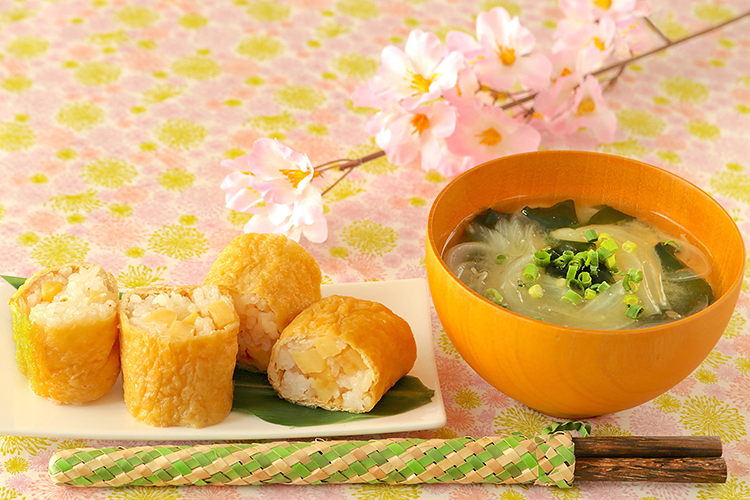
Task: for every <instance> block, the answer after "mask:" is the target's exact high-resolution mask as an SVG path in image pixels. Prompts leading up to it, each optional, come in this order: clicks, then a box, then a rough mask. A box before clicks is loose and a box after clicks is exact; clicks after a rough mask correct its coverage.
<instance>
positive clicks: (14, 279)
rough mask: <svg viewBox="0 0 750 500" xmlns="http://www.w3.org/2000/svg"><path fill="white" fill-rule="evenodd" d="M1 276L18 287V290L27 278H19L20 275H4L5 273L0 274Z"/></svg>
mask: <svg viewBox="0 0 750 500" xmlns="http://www.w3.org/2000/svg"><path fill="white" fill-rule="evenodd" d="M0 278H2V279H4V280H5V281H7V282H8V283H10V284H11V285H13V286H14V287H15V288H16V290H18V288H19V287H20V286H21V285H23V284H24V283H26V278H19V277H18V276H3V275H0Z"/></svg>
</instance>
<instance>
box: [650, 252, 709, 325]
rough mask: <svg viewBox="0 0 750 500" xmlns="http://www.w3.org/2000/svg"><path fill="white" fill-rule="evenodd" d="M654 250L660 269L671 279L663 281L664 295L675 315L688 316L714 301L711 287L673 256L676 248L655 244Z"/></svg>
mask: <svg viewBox="0 0 750 500" xmlns="http://www.w3.org/2000/svg"><path fill="white" fill-rule="evenodd" d="M654 249H655V250H656V254H657V255H658V256H659V260H661V266H662V269H664V271H665V272H666V273H669V275H670V277H671V278H673V279H665V280H664V294H665V295H666V296H667V301H668V302H669V305H670V306H671V307H672V309H673V310H674V311H675V312H676V313H677V314H679V315H680V316H688V315H690V314H692V313H694V312H696V311H699V310H700V309H703V308H704V307H707V306H708V305H709V304H711V303H712V302H713V301H714V292H713V290H712V289H711V285H709V284H708V282H707V281H706V280H704V279H703V278H701V277H700V276H697V275H696V274H695V273H694V272H693V271H692V270H691V269H690V268H689V267H688V266H686V265H685V263H684V262H682V261H681V260H680V259H679V258H678V257H677V256H676V255H675V253H676V252H677V250H678V248H677V247H675V246H674V245H671V244H669V243H657V244H656V246H655V247H654Z"/></svg>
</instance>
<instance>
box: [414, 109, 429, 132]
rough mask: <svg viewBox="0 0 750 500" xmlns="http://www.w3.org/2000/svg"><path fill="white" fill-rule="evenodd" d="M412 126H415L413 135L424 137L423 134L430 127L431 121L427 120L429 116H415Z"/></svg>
mask: <svg viewBox="0 0 750 500" xmlns="http://www.w3.org/2000/svg"><path fill="white" fill-rule="evenodd" d="M411 124H412V126H414V132H412V134H415V133H419V135H422V132H424V131H425V129H426V128H427V127H428V126H429V125H430V119H429V118H427V115H424V114H422V113H419V114H418V115H414V118H413V119H412V120H411Z"/></svg>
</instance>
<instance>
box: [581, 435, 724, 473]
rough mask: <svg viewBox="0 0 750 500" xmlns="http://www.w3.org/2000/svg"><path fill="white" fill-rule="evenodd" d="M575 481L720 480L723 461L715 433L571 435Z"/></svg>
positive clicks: (719, 443)
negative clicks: (622, 435)
mask: <svg viewBox="0 0 750 500" xmlns="http://www.w3.org/2000/svg"><path fill="white" fill-rule="evenodd" d="M573 443H574V444H575V456H576V461H575V471H574V477H575V479H576V480H577V481H654V482H676V483H723V482H725V481H726V479H727V464H726V462H725V461H724V458H722V456H721V455H722V448H721V439H720V438H718V437H715V436H680V437H671V436H669V437H661V436H659V437H574V438H573Z"/></svg>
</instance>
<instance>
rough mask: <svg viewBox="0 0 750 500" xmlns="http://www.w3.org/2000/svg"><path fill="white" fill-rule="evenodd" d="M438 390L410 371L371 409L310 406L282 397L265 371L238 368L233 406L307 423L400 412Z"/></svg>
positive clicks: (269, 418)
mask: <svg viewBox="0 0 750 500" xmlns="http://www.w3.org/2000/svg"><path fill="white" fill-rule="evenodd" d="M434 394H435V391H433V390H431V389H428V388H427V387H425V385H424V384H423V383H422V381H420V380H419V379H418V378H417V377H412V376H409V375H407V376H406V377H403V378H402V379H401V380H399V381H398V382H396V385H394V386H393V387H392V388H391V390H390V391H388V392H387V393H386V394H385V395H384V396H383V397H382V398H381V399H380V401H379V402H378V404H377V405H375V408H373V409H372V410H371V411H370V412H368V413H348V412H344V411H329V410H324V409H322V408H308V407H306V406H301V405H297V404H294V403H290V402H289V401H286V400H284V399H281V398H280V397H279V396H278V395H277V394H276V391H275V390H274V389H273V387H271V384H270V383H269V382H268V378H267V377H266V374H265V373H253V372H248V371H245V370H236V371H235V373H234V405H233V409H234V410H237V411H241V412H244V413H250V414H252V415H255V416H256V417H258V418H260V419H261V420H265V421H266V422H269V423H272V424H277V425H284V426H287V427H307V426H311V425H330V424H340V423H343V422H350V421H352V420H361V419H366V418H376V417H386V416H390V415H398V414H400V413H405V412H407V411H410V410H413V409H415V408H419V407H420V406H423V405H426V404H427V403H429V402H430V401H431V400H432V396H433V395H434Z"/></svg>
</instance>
